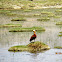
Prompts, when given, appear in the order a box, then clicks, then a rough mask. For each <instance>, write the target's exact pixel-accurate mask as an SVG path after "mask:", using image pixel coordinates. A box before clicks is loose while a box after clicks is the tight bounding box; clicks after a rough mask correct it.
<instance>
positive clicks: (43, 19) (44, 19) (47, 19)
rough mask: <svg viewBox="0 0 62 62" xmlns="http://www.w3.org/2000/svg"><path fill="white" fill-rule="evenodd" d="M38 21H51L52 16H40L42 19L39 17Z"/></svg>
mask: <svg viewBox="0 0 62 62" xmlns="http://www.w3.org/2000/svg"><path fill="white" fill-rule="evenodd" d="M37 20H38V21H49V20H50V18H45V17H44V18H40V19H37Z"/></svg>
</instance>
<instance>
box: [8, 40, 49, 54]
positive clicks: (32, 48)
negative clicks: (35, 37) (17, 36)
mask: <svg viewBox="0 0 62 62" xmlns="http://www.w3.org/2000/svg"><path fill="white" fill-rule="evenodd" d="M48 49H50V47H49V46H48V45H46V44H44V43H42V42H39V41H36V42H32V43H29V44H28V45H18V46H13V47H11V48H9V49H8V51H13V52H17V51H29V52H33V53H35V52H37V51H43V50H48Z"/></svg>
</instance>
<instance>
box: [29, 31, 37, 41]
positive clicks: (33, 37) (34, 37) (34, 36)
mask: <svg viewBox="0 0 62 62" xmlns="http://www.w3.org/2000/svg"><path fill="white" fill-rule="evenodd" d="M33 32H34V34H33V35H32V36H31V38H30V42H31V41H32V40H34V42H35V39H36V37H37V36H36V31H35V30H33Z"/></svg>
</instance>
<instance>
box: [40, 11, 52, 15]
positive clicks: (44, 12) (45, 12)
mask: <svg viewBox="0 0 62 62" xmlns="http://www.w3.org/2000/svg"><path fill="white" fill-rule="evenodd" d="M41 14H49V15H50V14H53V13H52V12H47V11H43V12H41Z"/></svg>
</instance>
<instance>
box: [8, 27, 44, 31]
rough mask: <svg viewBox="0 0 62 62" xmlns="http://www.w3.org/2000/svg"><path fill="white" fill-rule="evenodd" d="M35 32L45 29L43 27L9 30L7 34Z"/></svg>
mask: <svg viewBox="0 0 62 62" xmlns="http://www.w3.org/2000/svg"><path fill="white" fill-rule="evenodd" d="M34 29H35V30H36V31H45V29H44V28H43V27H30V28H29V27H28V28H22V27H21V28H13V29H11V30H10V31H9V32H32V30H34Z"/></svg>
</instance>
